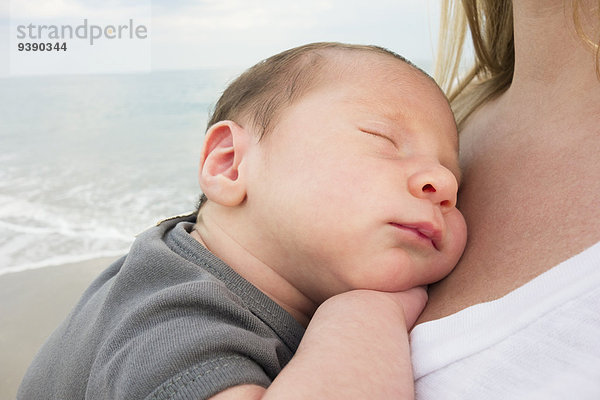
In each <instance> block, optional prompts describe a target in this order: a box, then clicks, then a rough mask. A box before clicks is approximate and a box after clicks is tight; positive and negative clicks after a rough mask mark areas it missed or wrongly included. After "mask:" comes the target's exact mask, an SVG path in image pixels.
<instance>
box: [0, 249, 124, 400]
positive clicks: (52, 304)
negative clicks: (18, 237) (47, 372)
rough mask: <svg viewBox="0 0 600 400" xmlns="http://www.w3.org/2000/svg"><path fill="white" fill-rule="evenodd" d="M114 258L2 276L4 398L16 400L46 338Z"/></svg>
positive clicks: (0, 383) (0, 389)
mask: <svg viewBox="0 0 600 400" xmlns="http://www.w3.org/2000/svg"><path fill="white" fill-rule="evenodd" d="M115 259H116V258H99V259H95V260H88V261H83V262H80V263H75V264H66V265H62V266H56V267H47V268H41V269H35V270H29V271H23V272H17V273H9V274H6V275H1V276H0V360H2V361H1V362H0V399H2V400H5V399H6V400H8V399H14V398H15V395H16V392H17V388H18V386H19V384H20V382H21V379H22V377H23V375H24V373H25V371H26V369H27V367H28V366H29V364H30V362H31V360H32V359H33V357H34V356H35V354H36V352H37V351H38V349H39V348H40V346H41V345H42V344H43V343H44V341H45V340H46V338H47V337H48V336H49V335H50V334H51V333H52V331H54V329H55V328H56V327H57V326H58V324H60V322H61V321H62V320H63V319H64V318H65V317H66V316H67V314H68V313H69V311H70V310H71V308H72V307H73V306H74V305H75V303H76V302H77V300H78V299H79V297H80V296H81V294H82V293H83V291H84V290H85V289H86V288H87V286H88V285H89V284H90V283H91V282H92V280H93V279H94V278H95V277H96V276H97V275H98V274H99V273H100V272H101V271H103V270H104V269H105V268H107V267H108V266H109V265H110V263H111V262H113V261H114V260H115Z"/></svg>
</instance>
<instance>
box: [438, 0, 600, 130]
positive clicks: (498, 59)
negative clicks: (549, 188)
mask: <svg viewBox="0 0 600 400" xmlns="http://www.w3.org/2000/svg"><path fill="white" fill-rule="evenodd" d="M572 1H573V20H574V21H575V27H576V29H577V33H578V34H579V36H580V37H581V38H582V39H583V40H584V41H585V42H586V43H588V44H589V45H590V46H591V47H592V48H593V49H594V51H595V53H596V74H597V75H598V78H599V79H600V48H599V46H598V43H597V42H594V41H593V40H591V39H590V38H589V37H588V36H586V35H585V33H584V32H583V29H582V26H581V23H580V19H581V11H580V2H579V0H572ZM598 4H599V6H600V0H599V1H598ZM467 27H468V28H469V30H470V33H471V37H472V40H473V49H474V51H475V61H474V63H473V64H472V65H471V66H470V68H468V69H466V70H464V67H463V63H464V62H465V61H464V57H463V51H464V44H465V39H466V36H467ZM596 40H599V39H596ZM514 65H515V51H514V37H513V15H512V0H462V1H459V0H444V1H443V2H442V11H441V18H440V34H439V41H438V54H437V60H436V69H435V77H436V79H437V81H438V83H439V84H440V86H441V87H442V88H443V89H444V91H445V92H446V93H447V94H448V98H449V100H450V102H451V104H452V108H453V110H454V113H455V116H456V120H457V123H458V127H459V130H460V128H461V126H462V124H463V122H464V121H465V120H466V119H467V117H468V116H469V115H470V114H471V113H472V112H473V111H474V110H475V109H476V108H477V107H478V106H480V105H481V104H483V103H485V102H486V101H488V100H490V99H492V98H494V97H495V96H497V95H499V94H500V93H502V92H504V91H505V90H506V89H507V88H508V87H509V86H510V84H511V82H512V77H513V72H514Z"/></svg>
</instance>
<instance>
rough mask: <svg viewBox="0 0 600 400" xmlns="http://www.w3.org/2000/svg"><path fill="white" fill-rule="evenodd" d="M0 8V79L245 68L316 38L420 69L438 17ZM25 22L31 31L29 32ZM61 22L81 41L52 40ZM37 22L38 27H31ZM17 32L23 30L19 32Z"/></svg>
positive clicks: (273, 4)
mask: <svg viewBox="0 0 600 400" xmlns="http://www.w3.org/2000/svg"><path fill="white" fill-rule="evenodd" d="M0 4H1V5H0V52H1V53H0V54H1V55H2V56H1V57H0V76H17V75H32V74H33V75H36V74H46V75H47V74H57V73H58V74H69V73H98V72H100V73H107V72H108V73H110V72H148V71H157V70H181V69H203V68H223V67H234V68H245V67H248V66H250V65H253V64H254V63H256V62H257V61H259V60H261V59H264V58H266V57H268V56H270V55H272V54H275V53H277V52H279V51H282V50H285V49H287V48H290V47H294V46H297V45H300V44H305V43H309V42H316V41H341V42H348V43H361V44H375V45H379V46H383V47H386V48H388V49H390V50H393V51H395V52H397V53H399V54H401V55H403V56H405V57H407V58H408V59H410V60H412V61H413V62H415V63H416V64H418V65H420V66H422V67H424V68H426V69H427V68H429V67H430V65H431V63H432V59H433V54H434V48H435V42H436V40H437V32H438V18H439V16H438V14H439V1H438V0H370V1H358V0H321V1H318V0H303V1H290V0H153V1H150V0H144V1H139V0H0ZM30 25H32V26H33V27H32V30H30V31H27V27H28V26H30ZM65 25H68V26H70V27H71V28H72V29H73V30H75V29H76V28H77V27H80V31H79V33H80V36H81V37H76V38H73V37H71V38H65V37H64V36H62V37H58V38H57V36H54V37H53V38H50V37H49V35H50V29H51V28H50V27H51V26H54V27H55V29H59V28H61V27H63V26H65ZM83 25H87V26H83ZM91 25H95V26H96V28H94V29H96V32H97V33H99V32H100V31H102V33H103V35H104V34H106V32H109V33H110V34H112V35H113V36H114V35H115V32H116V30H117V28H118V26H124V25H129V26H128V27H126V28H124V30H123V31H122V32H121V33H122V34H123V36H122V37H121V38H117V39H118V40H116V39H114V38H113V39H112V40H109V39H108V38H107V37H105V36H102V37H98V38H96V39H95V40H94V43H90V38H91V36H92V34H91V32H92V31H91V30H90V29H92V28H91ZM19 26H21V28H20V31H19V30H18V27H19ZM41 26H44V28H42V31H39V30H37V31H36V29H39V27H41ZM140 26H142V27H141V28H139V30H138V32H145V33H146V34H145V37H130V36H128V33H129V32H130V31H133V30H135V29H136V28H138V27H140ZM19 32H21V34H22V33H24V32H25V33H27V34H28V36H25V37H23V35H21V37H20V38H19V37H18V33H19ZM67 32H68V31H67ZM31 33H33V36H32V35H31ZM38 34H40V35H41V38H40V37H38V36H36V35H38ZM84 34H85V36H86V37H85V38H83V36H84ZM44 35H45V36H44ZM55 35H56V32H55ZM106 36H109V35H108V34H106ZM34 42H37V43H42V42H45V43H46V42H51V43H53V44H54V43H56V42H59V43H64V42H66V43H67V45H68V48H67V50H54V49H53V50H51V51H35V52H34V51H18V50H17V47H18V46H19V44H20V43H21V44H22V45H23V46H25V45H27V44H28V43H30V44H33V43H34Z"/></svg>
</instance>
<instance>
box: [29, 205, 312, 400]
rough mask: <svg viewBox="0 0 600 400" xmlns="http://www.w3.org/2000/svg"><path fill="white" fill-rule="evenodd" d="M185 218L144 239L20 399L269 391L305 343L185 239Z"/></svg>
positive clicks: (96, 290)
mask: <svg viewBox="0 0 600 400" xmlns="http://www.w3.org/2000/svg"><path fill="white" fill-rule="evenodd" d="M193 220H194V217H193V216H188V217H183V218H178V219H172V220H167V221H165V222H162V223H161V224H159V225H158V226H156V227H154V228H151V229H149V230H148V231H146V232H144V233H143V234H141V235H140V236H138V238H137V239H136V241H135V242H134V244H133V245H132V247H131V250H130V252H129V254H128V255H127V256H125V257H123V258H121V259H120V260H118V261H116V262H115V263H114V264H112V265H111V266H110V267H109V268H108V269H107V270H106V271H104V272H103V273H102V274H101V275H100V276H99V277H98V278H97V279H96V280H95V281H94V282H93V283H92V285H91V286H90V287H89V288H88V289H87V290H86V291H85V293H84V294H83V296H82V298H81V300H80V301H79V303H78V304H77V306H76V307H75V309H74V310H73V311H72V312H71V314H70V315H69V316H68V317H67V319H66V320H65V321H64V322H63V323H62V324H61V325H60V326H59V328H58V329H57V330H56V331H55V332H54V333H53V334H52V336H51V337H50V338H49V339H48V341H47V342H46V343H45V345H44V346H43V347H42V349H41V350H40V352H39V353H38V354H37V356H36V358H35V360H34V361H33V363H32V365H31V366H30V367H29V369H28V371H27V373H26V375H25V378H24V379H23V382H22V384H21V387H20V388H19V393H18V399H23V400H25V399H28V400H29V399H63V400H69V399H83V398H86V399H111V400H116V399H195V400H196V399H203V398H207V397H210V396H212V395H214V394H216V393H218V392H219V391H221V390H223V389H225V388H227V387H231V386H235V385H240V384H247V383H251V384H257V385H261V386H263V387H267V386H268V385H269V384H270V382H271V381H272V380H273V379H274V378H275V376H277V374H278V373H279V372H280V371H281V369H282V368H283V367H284V366H285V365H286V364H287V363H288V362H289V361H290V359H291V357H292V356H293V354H294V352H295V351H296V349H297V347H298V344H299V343H300V340H301V338H302V335H303V333H304V328H303V327H302V326H301V325H300V324H298V323H297V322H296V320H295V319H294V318H293V317H292V316H291V315H290V314H288V313H287V312H286V311H285V310H283V309H282V308H281V307H280V306H279V305H277V304H276V303H275V302H273V301H272V300H271V299H270V298H269V297H267V296H266V295H265V294H264V293H262V292H261V291H260V290H258V289H257V288H256V287H254V286H253V285H252V284H250V283H249V282H248V281H246V280H245V279H244V278H242V277H241V276H240V275H238V274H237V273H236V272H235V271H233V270H232V269H231V268H230V267H229V266H227V265H226V264H225V263H224V262H223V261H221V260H220V259H218V258H217V257H215V256H214V255H213V254H212V253H210V252H209V251H208V250H207V249H206V248H204V247H203V246H202V245H201V244H200V243H198V242H197V241H196V240H194V238H192V237H191V236H190V235H189V232H190V231H191V229H192V227H193V222H192V221H193Z"/></svg>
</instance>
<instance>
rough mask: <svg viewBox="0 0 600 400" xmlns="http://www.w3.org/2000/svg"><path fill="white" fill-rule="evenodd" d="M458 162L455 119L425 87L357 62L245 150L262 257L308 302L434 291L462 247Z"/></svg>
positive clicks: (395, 64)
mask: <svg viewBox="0 0 600 400" xmlns="http://www.w3.org/2000/svg"><path fill="white" fill-rule="evenodd" d="M457 157H458V154H457V134H456V127H455V124H454V120H453V116H452V113H451V111H450V109H449V107H448V104H447V102H446V100H445V98H444V97H443V96H442V94H441V92H440V91H439V89H437V87H436V86H435V85H434V84H433V83H432V82H431V81H430V80H429V79H428V78H426V77H424V76H421V75H420V74H417V73H415V72H414V71H412V70H410V69H409V68H408V67H407V66H405V65H403V64H402V63H401V62H399V61H390V62H388V63H383V64H382V63H381V62H379V63H359V64H357V65H356V66H354V67H353V68H349V69H348V71H346V72H345V73H344V74H343V76H342V77H341V78H340V77H338V78H337V79H333V80H332V81H330V82H329V83H327V84H326V85H323V86H322V87H319V88H316V89H314V90H312V91H310V92H309V93H308V94H306V95H305V96H304V97H302V98H301V99H300V100H298V101H297V102H296V103H295V104H294V105H293V106H291V107H289V108H288V109H286V110H285V111H283V113H282V115H281V117H280V119H278V123H277V126H276V127H275V128H274V130H273V131H272V132H270V133H269V134H268V135H267V136H266V137H265V138H263V140H262V141H261V142H259V144H258V145H257V146H256V148H255V149H254V150H253V153H252V155H251V157H250V160H251V162H254V167H253V168H251V169H249V171H251V172H250V174H251V175H250V176H251V180H252V182H253V183H252V185H251V186H250V187H249V189H248V197H247V201H248V204H247V206H248V207H250V208H251V209H252V215H253V218H254V222H255V223H256V224H257V226H261V227H262V229H263V231H262V232H261V238H263V239H264V240H263V242H264V243H262V244H263V245H264V248H262V250H261V252H262V253H261V254H260V255H259V256H260V257H261V258H262V259H263V260H264V261H266V262H267V263H268V264H271V265H276V266H277V269H278V270H279V272H280V273H281V274H282V275H284V277H286V278H287V279H288V281H290V282H292V283H294V284H295V285H296V287H297V288H298V289H299V290H301V291H302V292H303V293H304V294H306V295H308V296H309V297H311V298H312V299H313V300H315V301H323V300H324V299H326V298H328V297H330V296H332V295H335V294H338V293H341V292H344V291H348V290H352V289H373V290H381V291H401V290H405V289H408V288H411V287H414V286H417V285H422V284H428V283H432V282H435V281H437V280H439V279H441V278H442V277H443V276H445V275H446V274H447V273H449V272H450V271H451V269H452V268H453V267H454V265H455V264H456V262H457V261H458V259H459V257H460V255H461V254H462V251H463V248H464V245H465V241H466V227H465V222H464V219H463V217H462V215H461V213H460V212H459V211H458V210H457V209H456V207H455V205H456V192H457V189H458V184H457V179H458V175H459V167H458V160H457ZM252 160H253V161H252Z"/></svg>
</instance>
